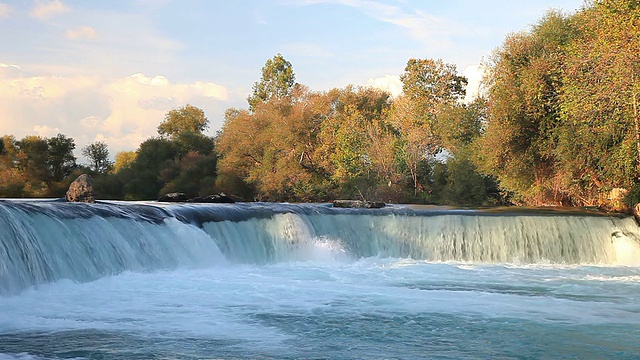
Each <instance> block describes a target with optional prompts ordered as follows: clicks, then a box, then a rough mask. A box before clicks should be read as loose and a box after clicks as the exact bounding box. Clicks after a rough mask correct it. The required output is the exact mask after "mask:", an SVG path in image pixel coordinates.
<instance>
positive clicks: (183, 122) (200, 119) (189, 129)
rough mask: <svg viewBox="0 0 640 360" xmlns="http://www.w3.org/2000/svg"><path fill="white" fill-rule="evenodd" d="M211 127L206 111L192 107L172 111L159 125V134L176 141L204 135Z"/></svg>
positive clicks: (187, 106)
mask: <svg viewBox="0 0 640 360" xmlns="http://www.w3.org/2000/svg"><path fill="white" fill-rule="evenodd" d="M208 127H209V120H208V119H207V117H206V116H205V115H204V111H202V109H199V108H197V107H195V106H192V105H189V104H187V105H185V106H183V107H181V108H179V109H173V110H170V111H169V112H168V113H167V114H166V115H165V117H164V121H163V122H162V123H161V124H160V125H158V134H159V135H160V136H162V137H169V138H171V139H172V140H176V139H178V138H180V137H183V136H188V135H202V133H203V131H204V130H206V129H207V128H208Z"/></svg>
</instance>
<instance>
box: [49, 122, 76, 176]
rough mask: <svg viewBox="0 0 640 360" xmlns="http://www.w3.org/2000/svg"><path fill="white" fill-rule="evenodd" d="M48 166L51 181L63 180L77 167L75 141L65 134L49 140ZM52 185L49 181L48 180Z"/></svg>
mask: <svg viewBox="0 0 640 360" xmlns="http://www.w3.org/2000/svg"><path fill="white" fill-rule="evenodd" d="M47 147H48V149H47V161H46V163H47V168H48V170H49V174H50V179H51V180H50V181H51V182H54V181H55V182H59V181H62V180H63V179H64V178H65V177H66V176H68V175H70V174H71V172H72V171H73V170H75V168H76V166H77V165H76V157H75V156H74V155H73V150H74V149H75V148H76V144H75V141H74V140H73V139H72V138H70V137H67V136H65V135H63V134H58V135H56V136H55V137H52V138H50V139H48V141H47ZM47 184H48V185H50V183H49V182H47Z"/></svg>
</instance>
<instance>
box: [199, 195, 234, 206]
mask: <svg viewBox="0 0 640 360" xmlns="http://www.w3.org/2000/svg"><path fill="white" fill-rule="evenodd" d="M189 202H194V203H215V204H233V203H235V202H236V201H235V200H234V199H233V198H232V197H230V196H227V195H225V194H224V193H220V194H215V195H209V196H200V197H195V198H193V199H191V200H189Z"/></svg>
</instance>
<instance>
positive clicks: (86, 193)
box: [65, 174, 96, 203]
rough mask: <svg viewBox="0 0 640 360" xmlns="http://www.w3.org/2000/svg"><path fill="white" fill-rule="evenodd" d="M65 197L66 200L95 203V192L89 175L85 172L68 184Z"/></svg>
mask: <svg viewBox="0 0 640 360" xmlns="http://www.w3.org/2000/svg"><path fill="white" fill-rule="evenodd" d="M65 199H66V200H67V201H68V202H86V203H95V202H96V194H95V192H94V191H93V181H92V179H91V176H89V175H87V174H82V175H80V176H78V178H77V179H75V180H74V181H73V182H72V183H71V185H69V190H67V194H66V195H65Z"/></svg>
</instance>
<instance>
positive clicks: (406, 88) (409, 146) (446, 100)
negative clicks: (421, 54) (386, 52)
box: [389, 59, 467, 195]
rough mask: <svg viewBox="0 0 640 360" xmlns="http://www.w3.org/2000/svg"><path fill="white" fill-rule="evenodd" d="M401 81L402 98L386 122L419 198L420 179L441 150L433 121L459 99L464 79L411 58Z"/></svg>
mask: <svg viewBox="0 0 640 360" xmlns="http://www.w3.org/2000/svg"><path fill="white" fill-rule="evenodd" d="M400 79H401V80H402V89H403V95H402V96H401V97H399V98H397V99H396V100H395V101H394V103H393V108H392V110H391V116H390V118H389V121H390V123H391V125H392V126H393V127H394V128H395V129H396V130H397V132H398V134H399V143H398V145H399V149H398V150H399V151H398V159H399V160H400V161H401V162H402V163H403V167H404V168H405V169H406V170H407V171H408V172H409V174H410V177H411V180H412V186H413V189H414V195H418V193H420V192H421V191H423V190H425V185H426V184H424V181H421V180H420V179H421V178H424V177H425V175H427V174H425V171H424V170H426V169H428V168H430V164H429V163H430V162H432V161H433V160H434V157H435V155H436V154H437V153H439V152H440V151H441V150H442V141H441V139H440V138H439V136H438V133H437V131H436V127H435V125H436V121H437V119H438V117H439V116H441V114H442V113H443V111H444V110H445V109H447V108H450V107H452V106H457V105H458V103H459V102H460V101H461V100H462V98H463V97H464V95H465V86H466V84H467V79H466V78H465V77H463V76H459V75H458V74H457V71H456V67H455V65H452V64H445V63H444V62H443V61H442V60H433V59H410V60H409V61H408V62H407V66H406V67H405V71H404V73H403V74H402V76H401V77H400Z"/></svg>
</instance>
